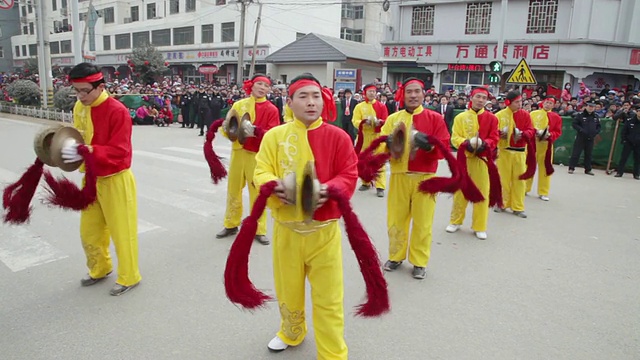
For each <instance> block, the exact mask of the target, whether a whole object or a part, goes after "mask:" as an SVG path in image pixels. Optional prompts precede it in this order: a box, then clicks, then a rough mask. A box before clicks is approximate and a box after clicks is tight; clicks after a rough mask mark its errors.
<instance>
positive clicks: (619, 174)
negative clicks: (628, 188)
mask: <svg viewBox="0 0 640 360" xmlns="http://www.w3.org/2000/svg"><path fill="white" fill-rule="evenodd" d="M614 177H622V173H617V174H616V175H615V176H614Z"/></svg>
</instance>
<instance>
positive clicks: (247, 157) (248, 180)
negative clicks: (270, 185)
mask: <svg viewBox="0 0 640 360" xmlns="http://www.w3.org/2000/svg"><path fill="white" fill-rule="evenodd" d="M255 169H256V153H254V152H251V151H247V150H245V149H234V150H232V151H231V162H230V164H229V176H228V179H227V180H228V181H227V210H226V212H225V214H224V227H225V228H227V229H231V228H234V227H238V226H240V223H241V222H242V190H243V189H244V187H245V185H247V186H248V187H249V199H250V201H251V206H253V203H254V202H255V201H256V198H257V197H258V190H257V189H256V187H255V186H254V185H253V172H254V170H255ZM266 234H267V214H266V211H265V212H263V213H262V216H260V219H259V220H258V231H257V232H256V235H266Z"/></svg>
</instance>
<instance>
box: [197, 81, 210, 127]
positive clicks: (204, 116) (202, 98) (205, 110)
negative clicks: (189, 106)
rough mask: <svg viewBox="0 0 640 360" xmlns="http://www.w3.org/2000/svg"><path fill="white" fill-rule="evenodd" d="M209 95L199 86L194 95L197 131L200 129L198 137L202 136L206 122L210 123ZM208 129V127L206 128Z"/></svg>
mask: <svg viewBox="0 0 640 360" xmlns="http://www.w3.org/2000/svg"><path fill="white" fill-rule="evenodd" d="M212 98H213V97H212V96H211V93H207V92H205V87H204V86H203V85H200V89H199V90H198V94H197V95H196V99H195V101H196V109H197V110H196V113H197V114H198V129H200V135H199V136H203V135H204V127H205V124H206V123H207V122H208V123H209V124H210V123H211V120H210V119H211V115H212V114H211V99H212ZM207 128H208V126H207Z"/></svg>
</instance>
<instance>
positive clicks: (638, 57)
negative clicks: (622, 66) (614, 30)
mask: <svg viewBox="0 0 640 360" xmlns="http://www.w3.org/2000/svg"><path fill="white" fill-rule="evenodd" d="M629 65H640V49H633V50H631V59H629Z"/></svg>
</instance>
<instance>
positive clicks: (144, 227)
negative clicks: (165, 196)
mask: <svg viewBox="0 0 640 360" xmlns="http://www.w3.org/2000/svg"><path fill="white" fill-rule="evenodd" d="M67 174H69V173H67ZM19 178H20V175H18V174H16V173H14V172H12V171H9V170H6V169H4V168H0V184H1V185H2V186H0V187H1V188H2V189H3V190H4V187H5V186H7V185H9V184H11V183H14V182H16V181H17V180H18V179H19ZM46 194H47V193H46V190H44V188H43V187H42V186H39V187H38V190H37V191H36V195H35V196H34V200H32V204H37V202H38V200H37V198H39V197H41V196H42V195H46ZM69 214H70V215H71V216H72V217H73V218H75V219H79V218H80V212H78V211H71V212H69ZM157 229H162V230H164V228H163V227H161V226H159V225H156V224H154V223H151V222H148V221H146V220H143V219H140V218H138V235H140V234H144V233H146V232H149V231H153V230H157Z"/></svg>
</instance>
